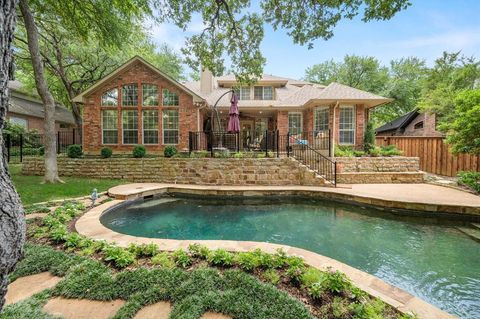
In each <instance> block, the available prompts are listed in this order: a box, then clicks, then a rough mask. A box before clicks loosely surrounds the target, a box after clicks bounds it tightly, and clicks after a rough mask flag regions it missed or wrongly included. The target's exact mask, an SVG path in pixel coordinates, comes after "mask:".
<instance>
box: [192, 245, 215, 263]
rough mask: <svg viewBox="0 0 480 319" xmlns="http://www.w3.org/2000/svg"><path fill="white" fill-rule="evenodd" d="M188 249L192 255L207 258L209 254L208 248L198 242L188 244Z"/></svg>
mask: <svg viewBox="0 0 480 319" xmlns="http://www.w3.org/2000/svg"><path fill="white" fill-rule="evenodd" d="M188 251H189V252H190V254H191V255H192V257H197V258H202V259H207V258H208V256H210V253H211V251H210V249H208V247H206V246H202V245H200V244H191V245H189V246H188Z"/></svg>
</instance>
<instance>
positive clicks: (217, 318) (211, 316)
mask: <svg viewBox="0 0 480 319" xmlns="http://www.w3.org/2000/svg"><path fill="white" fill-rule="evenodd" d="M200 319H232V317H230V316H226V315H224V314H221V313H218V312H210V311H207V312H205V313H204V314H203V316H201V317H200Z"/></svg>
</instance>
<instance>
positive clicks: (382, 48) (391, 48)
mask: <svg viewBox="0 0 480 319" xmlns="http://www.w3.org/2000/svg"><path fill="white" fill-rule="evenodd" d="M252 2H254V1H252ZM411 2H412V5H411V6H410V7H409V8H408V9H407V10H404V11H402V12H400V13H397V15H395V16H394V17H393V18H392V19H391V20H387V21H373V22H368V23H364V22H362V21H361V20H360V18H355V19H354V20H342V21H341V22H340V23H339V24H338V25H337V26H336V27H335V29H334V36H333V38H331V39H329V40H326V41H325V40H317V41H315V42H314V48H313V49H310V50H309V49H308V48H307V46H300V45H297V44H294V43H293V41H292V39H291V38H290V37H289V36H288V34H287V31H286V30H277V31H274V30H273V29H272V28H271V27H270V26H269V25H265V37H264V39H263V42H262V45H261V51H262V54H263V55H264V56H265V58H266V60H267V61H266V65H265V67H264V73H266V74H274V75H278V76H284V77H289V78H294V79H301V78H302V77H304V75H305V69H306V68H308V67H310V66H312V65H314V64H316V63H320V62H323V61H326V60H331V59H333V60H335V61H341V60H342V59H343V57H344V56H345V55H347V54H350V55H352V54H355V55H361V56H374V57H376V58H377V59H378V60H380V62H381V63H382V64H384V65H388V64H389V62H390V61H391V60H392V59H399V58H401V57H407V56H417V57H420V58H423V59H425V60H426V61H427V64H428V65H432V64H433V62H434V61H435V59H436V58H437V57H439V56H440V55H441V54H442V52H443V51H449V52H456V51H460V50H461V51H462V53H463V54H464V55H467V56H476V57H480V17H479V15H478V13H479V12H480V0H411ZM254 6H255V4H254ZM202 29H203V24H202V22H201V21H200V20H199V19H194V20H193V21H192V23H191V24H190V26H189V28H188V29H187V31H185V32H184V31H183V30H181V29H179V28H177V27H175V26H173V25H170V24H162V25H155V26H153V27H152V28H151V31H150V33H151V36H152V38H153V40H154V42H155V43H157V44H159V45H160V44H162V43H167V44H168V45H169V46H171V47H172V48H173V49H174V50H176V51H177V52H179V53H180V48H181V47H182V46H183V44H184V43H185V37H186V36H188V35H192V34H195V33H199V32H201V31H202ZM285 61H288V63H285ZM186 73H187V74H188V70H187V71H186Z"/></svg>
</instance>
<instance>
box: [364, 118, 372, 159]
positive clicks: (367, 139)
mask: <svg viewBox="0 0 480 319" xmlns="http://www.w3.org/2000/svg"><path fill="white" fill-rule="evenodd" d="M374 147H375V129H374V128H373V122H372V121H369V122H368V123H367V127H366V128H365V134H364V135H363V150H364V151H365V153H369V152H370V150H371V149H372V148H374Z"/></svg>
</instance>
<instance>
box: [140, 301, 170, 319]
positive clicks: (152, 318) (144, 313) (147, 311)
mask: <svg viewBox="0 0 480 319" xmlns="http://www.w3.org/2000/svg"><path fill="white" fill-rule="evenodd" d="M171 311H172V306H171V305H170V303H169V302H165V301H161V302H157V303H154V304H153V305H149V306H145V307H143V308H142V309H140V311H139V312H137V314H136V315H135V317H133V319H168V317H169V316H170V312H171Z"/></svg>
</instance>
